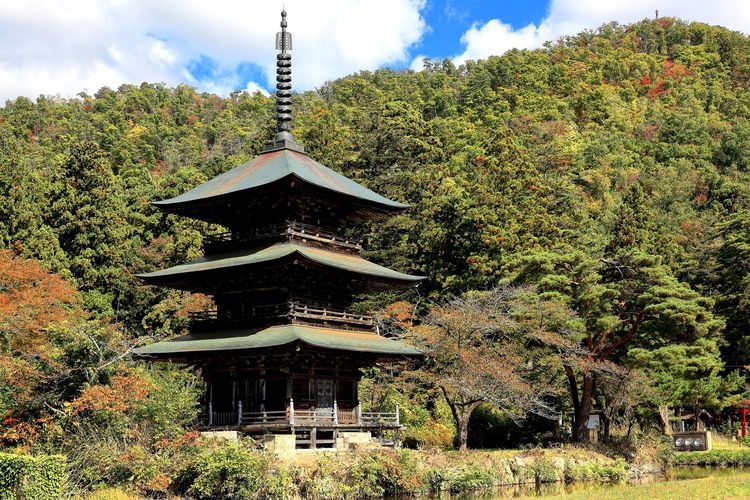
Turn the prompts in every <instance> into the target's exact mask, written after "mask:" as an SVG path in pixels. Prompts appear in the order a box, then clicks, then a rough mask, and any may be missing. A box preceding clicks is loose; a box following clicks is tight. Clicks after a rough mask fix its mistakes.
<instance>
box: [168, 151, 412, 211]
mask: <svg viewBox="0 0 750 500" xmlns="http://www.w3.org/2000/svg"><path fill="white" fill-rule="evenodd" d="M289 176H295V177H297V178H299V179H301V180H302V181H304V182H306V183H309V184H312V185H314V186H318V187H320V188H323V189H328V190H330V191H335V192H337V193H340V194H343V195H346V196H351V197H354V198H356V199H358V200H362V201H364V202H369V203H372V204H375V205H377V206H381V207H384V208H386V209H395V210H402V209H405V208H408V205H404V204H403V203H398V202H396V201H393V200H389V199H388V198H386V197H384V196H381V195H379V194H377V193H375V192H374V191H371V190H369V189H367V188H366V187H364V186H361V185H360V184H357V183H356V182H354V181H353V180H351V179H348V178H346V177H344V176H343V175H341V174H338V173H336V172H334V171H333V170H331V169H330V168H328V167H326V166H325V165H322V164H320V163H318V162H317V161H315V160H313V159H312V158H310V157H309V156H307V155H306V154H304V153H300V152H298V151H293V150H291V149H281V150H276V151H270V152H268V153H263V154H261V155H259V156H256V157H255V158H253V159H252V160H250V161H248V162H246V163H243V164H242V165H240V166H238V167H235V168H233V169H232V170H230V171H228V172H225V173H223V174H221V175H219V176H217V177H214V178H213V179H211V180H210V181H207V182H204V183H203V184H201V185H200V186H197V187H195V188H193V189H191V190H190V191H187V192H185V193H183V194H181V195H179V196H176V197H174V198H170V199H168V200H162V201H156V202H154V203H153V204H154V205H156V206H159V207H163V208H170V207H179V206H186V205H190V204H191V203H194V202H201V201H204V200H208V199H211V198H215V197H218V196H222V195H226V194H230V193H237V192H240V191H245V190H252V189H255V188H258V187H260V186H265V185H268V184H271V183H272V182H275V181H278V180H280V179H283V178H285V177H289Z"/></svg>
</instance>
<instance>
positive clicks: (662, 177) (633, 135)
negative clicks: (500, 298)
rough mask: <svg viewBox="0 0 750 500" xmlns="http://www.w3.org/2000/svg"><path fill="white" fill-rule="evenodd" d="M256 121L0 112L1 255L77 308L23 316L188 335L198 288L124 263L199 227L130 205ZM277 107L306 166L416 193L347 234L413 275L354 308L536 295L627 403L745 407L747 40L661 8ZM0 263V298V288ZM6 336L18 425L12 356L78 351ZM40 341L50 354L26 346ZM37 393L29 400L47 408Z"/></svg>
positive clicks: (257, 142)
mask: <svg viewBox="0 0 750 500" xmlns="http://www.w3.org/2000/svg"><path fill="white" fill-rule="evenodd" d="M272 113H273V102H272V98H270V97H268V98H267V97H264V96H262V95H260V94H253V95H249V94H247V93H242V92H238V93H234V94H232V95H230V96H229V97H228V98H221V97H217V96H215V95H210V94H205V93H203V94H201V93H198V92H196V91H195V90H194V89H192V88H190V87H187V86H179V87H177V88H168V87H165V86H164V85H160V84H149V83H144V84H142V85H140V86H132V85H123V86H122V87H120V88H119V89H116V90H113V89H109V88H102V89H100V90H99V91H98V92H96V93H95V94H94V95H87V94H85V93H81V94H79V96H78V97H76V98H72V99H63V98H51V97H40V98H38V99H37V100H36V101H32V100H29V99H26V98H18V99H15V100H13V101H9V102H7V103H6V104H5V106H4V107H2V108H0V197H1V199H2V204H0V242H1V244H2V247H3V248H5V249H7V250H10V251H11V252H12V253H13V255H15V256H17V257H16V258H15V261H14V260H13V259H12V258H10V257H9V258H8V259H5V260H4V261H3V263H2V265H3V266H4V267H6V268H12V267H13V266H14V265H15V264H13V262H16V263H18V262H20V259H21V258H31V259H36V260H38V261H39V262H40V263H41V265H42V266H43V267H44V268H46V269H48V270H49V271H52V272H54V273H56V274H59V276H60V277H62V279H63V280H66V281H67V282H68V283H69V284H71V285H73V286H74V287H76V288H77V289H78V290H79V295H78V296H77V297H78V299H77V300H78V302H76V304H75V306H73V305H69V304H68V305H65V304H62V305H61V307H63V308H64V309H65V311H66V313H65V314H64V315H57V314H55V315H51V316H49V317H46V316H45V317H44V318H43V320H44V321H46V323H45V324H43V325H35V326H33V328H37V329H38V331H39V332H43V331H46V332H49V324H53V323H54V324H57V325H58V326H56V328H57V329H58V330H59V329H61V328H62V329H64V327H63V326H59V323H60V319H61V318H62V317H63V316H66V315H70V314H73V312H75V314H77V315H78V316H80V317H84V316H85V318H86V319H85V321H86V322H87V323H86V324H89V325H90V324H91V322H96V323H97V325H98V326H97V327H96V328H104V326H101V325H107V326H106V328H111V329H114V330H117V332H118V333H117V335H118V339H119V340H117V342H114V341H111V337H107V338H108V339H110V340H108V341H107V342H110V344H111V345H110V347H111V349H112V356H116V355H117V354H116V353H118V352H122V349H124V348H126V346H128V345H132V344H133V343H135V342H138V339H142V338H144V337H148V336H169V335H173V334H175V333H178V332H180V331H182V330H184V328H185V327H186V323H187V321H186V311H188V310H190V308H191V307H197V304H200V303H204V302H205V300H206V299H205V298H203V297H195V296H194V297H191V296H187V295H185V294H181V293H177V292H168V291H164V290H157V289H152V288H148V287H145V286H143V285H141V284H140V283H139V282H138V280H137V279H135V278H134V276H133V275H134V274H136V273H139V272H144V271H151V270H154V269H156V268H159V267H164V266H167V265H170V264H174V263H176V262H180V261H184V260H185V259H186V258H190V257H195V256H197V255H198V254H199V253H200V252H201V234H204V233H207V232H211V231H216V230H217V228H211V227H205V226H204V225H203V224H202V223H198V222H196V221H191V220H186V219H179V218H175V217H173V216H164V215H163V214H160V213H159V212H158V211H157V210H155V209H154V208H153V207H151V206H150V205H149V200H157V199H162V198H167V197H170V196H174V195H176V194H178V193H180V192H182V191H184V190H186V189H188V188H190V187H193V186H195V185H197V184H199V183H201V182H203V181H205V180H207V179H209V178H211V177H213V176H214V175H216V174H218V173H220V172H223V171H226V170H228V169H229V168H231V167H233V166H236V165H238V164H239V163H241V162H243V161H245V160H247V159H248V158H250V157H251V156H253V155H255V154H257V153H258V152H259V150H260V147H261V146H262V144H263V142H264V141H265V140H267V139H268V138H270V137H271V136H272V133H273V129H274V128H273V127H274V121H273V120H274V118H273V114H272ZM294 119H295V121H294V128H293V130H294V134H295V138H296V139H297V140H298V141H299V142H301V143H302V144H304V145H305V148H306V150H307V152H308V154H309V155H310V156H311V157H313V158H315V159H316V160H318V161H320V162H321V163H323V164H325V165H327V166H329V167H331V168H333V169H334V170H337V171H339V172H341V173H343V174H345V175H347V176H349V177H351V178H353V179H355V180H357V181H358V182H360V183H362V184H364V185H366V186H367V187H369V188H371V189H373V190H375V191H378V192H380V193H382V194H384V195H385V196H388V197H390V198H392V199H395V200H398V201H402V202H406V203H409V204H411V205H412V209H411V210H410V211H408V212H407V213H406V214H405V215H403V216H399V217H397V218H395V219H392V220H390V221H388V222H386V223H385V224H378V225H377V226H374V227H372V228H365V230H364V232H363V236H364V238H365V240H366V241H365V248H367V249H368V258H370V259H372V260H375V261H378V262H383V263H387V265H389V266H390V267H393V268H396V269H399V270H402V271H406V272H414V273H417V274H424V275H426V276H428V280H427V281H426V282H425V283H424V285H422V286H421V287H420V289H419V290H418V295H417V294H416V293H415V294H413V295H409V296H406V297H397V296H389V297H379V298H377V300H372V301H370V302H369V305H373V304H374V305H375V306H378V307H382V306H386V305H387V304H388V303H389V302H392V301H395V300H397V299H399V298H400V299H405V300H407V301H411V302H417V301H418V302H419V307H418V309H419V310H421V311H422V312H424V311H426V310H428V309H430V307H432V305H434V304H437V303H444V301H445V300H447V299H448V298H449V297H451V296H456V295H460V294H463V293H465V292H469V291H472V290H487V289H490V288H493V287H497V286H499V285H505V286H514V287H515V286H531V287H533V290H534V293H536V294H538V295H539V297H541V299H542V300H545V301H556V302H557V303H559V304H562V305H563V306H565V307H567V308H568V309H569V310H570V313H571V318H572V319H571V320H570V321H572V322H573V323H575V325H577V326H575V328H577V330H576V331H575V332H574V333H572V334H570V335H573V337H574V340H575V342H576V343H578V344H581V345H583V346H584V347H585V348H586V349H587V353H588V354H587V356H588V359H589V361H590V362H592V363H599V365H598V366H605V365H606V366H610V365H615V366H617V367H620V368H624V369H627V370H635V371H637V372H638V373H639V374H640V375H639V376H645V377H646V379H648V380H651V381H652V384H650V385H653V386H654V387H657V388H658V391H659V392H658V394H648V395H640V396H638V397H641V398H642V400H647V401H649V402H650V403H653V404H654V405H656V404H661V403H664V404H670V405H672V406H676V405H682V406H684V407H687V408H692V407H693V406H694V405H695V404H696V402H699V404H700V405H701V406H702V407H703V406H708V407H711V408H714V409H715V410H717V411H719V410H721V409H722V408H723V407H725V406H726V405H728V404H729V403H730V402H731V401H733V400H735V399H737V398H739V397H741V395H742V393H743V391H744V377H745V374H746V370H745V369H744V368H743V366H744V365H748V364H750V333H748V325H749V324H750V172H749V170H750V157H748V152H749V151H750V39H749V38H748V37H746V36H744V35H741V34H739V33H735V32H730V31H728V30H726V29H724V28H720V27H712V26H708V25H705V24H700V23H692V24H686V23H683V22H681V21H679V20H674V19H669V18H664V19H658V20H656V21H644V22H641V23H637V24H633V25H629V26H619V25H615V24H612V25H606V26H603V27H601V28H600V29H598V30H595V31H591V32H585V33H582V34H579V35H577V36H573V37H568V38H565V39H562V40H559V41H556V42H551V43H549V44H548V45H547V46H546V47H545V48H543V49H539V50H533V51H526V50H524V51H518V50H513V51H510V52H508V53H507V54H505V55H503V56H499V57H491V58H489V59H488V60H484V61H476V62H473V61H470V62H468V63H467V64H466V65H464V66H460V67H456V66H454V65H453V64H452V63H451V62H450V61H447V60H446V61H443V62H439V61H431V62H430V61H428V62H425V68H424V70H423V71H421V72H411V71H401V72H396V71H391V70H380V71H376V72H372V73H371V72H362V73H359V74H355V75H351V76H348V77H345V78H342V79H339V80H336V81H332V82H328V83H326V84H324V85H323V86H321V88H319V89H317V90H316V91H314V92H313V91H311V92H305V93H301V94H298V95H296V96H295V98H294ZM19 265H20V264H19ZM4 272H5V271H3V270H0V276H2V280H0V307H7V306H6V303H7V302H8V300H10V299H9V298H8V297H9V296H10V295H9V294H10V293H11V291H12V290H13V289H14V286H15V285H14V283H15V282H13V281H12V280H10V279H6V274H2V273H4ZM60 286H62V285H60ZM61 296H62V297H66V296H67V297H69V295H66V294H62V295H61ZM14 300H15V299H14ZM29 307H37V306H35V305H34V304H31V305H30V306H29ZM84 311H88V313H86V312H84ZM40 321H41V320H40ZM65 321H67V322H68V323H67V324H68V325H70V324H71V321H72V320H71V319H66V320H65ZM81 321H83V320H81ZM573 323H571V324H573ZM18 325H19V323H17V322H14V321H12V320H10V321H9V320H7V318H6V317H4V318H0V341H1V342H2V344H0V345H1V346H2V350H0V363H2V365H0V370H3V373H4V379H3V380H2V381H0V383H1V384H4V386H3V387H0V412H4V413H6V414H7V415H16V416H19V417H22V418H23V417H24V415H27V416H28V415H33V416H34V417H37V416H39V415H41V414H45V412H47V413H49V412H50V411H51V410H46V409H45V406H44V405H43V404H41V403H39V402H38V401H37V404H36V405H30V406H28V410H29V411H30V412H31V413H29V414H24V413H23V411H21V409H20V407H19V406H18V405H21V404H30V403H29V400H28V399H24V400H23V401H20V400H16V394H17V393H16V392H14V390H15V389H13V387H15V385H14V384H27V385H28V384H29V383H30V379H28V378H23V377H21V378H19V377H18V376H10V375H9V373H11V372H13V370H16V371H15V372H13V373H16V374H17V373H20V372H18V370H21V368H20V367H22V371H23V370H26V372H24V373H36V374H37V376H38V378H39V380H47V381H48V379H45V378H44V377H47V376H48V375H49V374H50V373H53V372H54V371H55V370H56V369H59V370H61V372H65V373H67V372H66V371H65V370H66V369H63V368H59V365H60V364H62V365H65V363H70V364H71V366H77V365H75V363H83V362H81V361H71V360H70V359H69V358H65V359H62V358H63V357H64V356H63V355H62V354H61V352H62V351H61V349H62V350H63V351H64V350H65V347H60V345H59V344H60V342H61V340H60V337H59V336H56V337H55V338H54V339H52V340H50V339H49V338H48V339H47V340H44V339H41V338H40V335H42V334H41V333H40V334H39V335H37V337H36V338H37V340H35V342H36V343H34V344H33V346H35V347H29V345H31V344H25V345H23V346H19V345H17V344H18V342H17V338H18V332H17V329H18V328H19V326H18ZM30 328H32V327H30ZM568 330H569V329H568ZM568 330H566V331H568ZM113 335H114V334H113ZM112 342H114V343H112ZM45 343H56V344H55V345H56V347H45V349H47V351H45V352H47V354H46V355H45V356H42V357H41V358H40V357H36V358H34V357H33V356H32V354H33V352H34V350H35V349H39V346H40V345H42V344H45ZM47 358H49V359H47ZM105 359H109V358H107V357H106V356H104V357H102V359H101V360H100V361H101V362H100V361H97V360H93V361H92V360H91V359H87V361H85V363H89V365H90V366H91V367H100V366H101V365H102V364H103V363H105V362H106V361H104V360H105ZM50 360H54V362H53V361H50ZM85 363H84V364H85ZM51 365H55V366H58V368H54V369H53V368H50V366H51ZM87 366H88V365H87ZM108 366H109V365H108ZM586 366H587V365H585V364H584V363H582V362H577V363H571V362H569V361H568V362H566V361H564V360H563V361H562V362H561V365H560V374H561V375H560V383H561V384H562V386H561V387H562V389H561V390H560V393H561V394H563V396H561V397H562V398H564V397H566V396H565V393H566V391H567V390H568V388H566V387H565V384H566V383H570V384H571V385H570V389H571V390H572V388H574V387H576V388H577V389H576V390H577V391H578V392H579V393H580V394H578V395H577V396H574V397H573V399H572V403H570V405H571V406H570V407H571V408H572V410H573V411H575V412H578V411H579V410H580V409H579V408H578V407H577V406H578V405H579V404H583V402H584V400H585V393H586V392H587V391H588V392H589V393H591V394H593V396H594V397H595V398H603V399H606V397H605V393H606V391H607V390H608V389H607V386H606V385H605V384H604V383H601V384H599V385H598V386H596V385H595V384H594V381H593V380H592V373H593V371H594V370H593V369H592V370H589V369H588V368H587V367H586ZM91 369H92V370H93V368H91ZM94 371H96V370H94ZM634 373H635V372H634ZM644 374H645V375H644ZM634 376H635V375H634ZM587 377H588V378H587ZM66 380H67V379H66ZM107 380H108V378H107V376H104V375H102V376H101V378H97V376H93V377H90V378H89V380H85V378H81V379H80V381H79V382H80V384H85V383H89V384H90V383H95V382H99V383H104V382H106V381H107ZM68 382H70V381H69V380H68V381H67V382H66V383H67V384H68V385H66V386H65V387H66V389H65V391H63V390H62V389H59V388H58V389H56V390H57V392H56V394H57V396H56V397H58V400H57V402H55V401H52V400H50V401H46V403H48V406H49V405H51V406H53V407H55V405H57V404H61V403H62V402H63V401H67V400H70V399H71V398H74V397H80V388H81V387H82V386H80V385H79V386H71V385H70V384H69V383H68ZM40 384H41V382H40ZM587 384H588V385H587ZM42 385H43V384H42ZM642 385H643V384H642ZM645 385H649V384H645ZM56 387H57V386H56ZM46 388H47V386H44V387H42V386H40V387H37V388H36V389H31V388H27V389H28V391H36V393H37V397H38V398H41V399H42V400H43V399H44V397H43V396H40V394H43V393H44V390H47V389H46ZM66 391H67V392H66ZM576 397H577V398H578V401H577V400H576ZM602 404H604V405H605V406H606V402H602ZM618 408H619V407H618ZM436 418H437V417H436Z"/></svg>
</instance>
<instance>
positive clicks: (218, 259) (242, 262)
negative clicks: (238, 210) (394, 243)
mask: <svg viewBox="0 0 750 500" xmlns="http://www.w3.org/2000/svg"><path fill="white" fill-rule="evenodd" d="M292 254H296V255H299V256H301V257H304V258H306V259H308V260H309V261H311V262H314V263H316V264H320V265H323V266H328V267H333V268H336V269H340V270H342V271H349V272H353V273H357V274H362V275H365V276H372V277H376V278H382V279H392V280H396V281H408V282H417V281H421V280H423V279H425V277H424V276H412V275H410V274H405V273H400V272H398V271H394V270H393V269H389V268H387V267H384V266H381V265H379V264H375V263H374V262H370V261H369V260H365V259H362V258H361V257H355V256H350V255H345V254H340V253H337V252H331V251H329V250H323V249H319V248H313V247H306V246H302V245H296V244H294V243H288V242H287V243H276V244H274V245H271V246H270V247H266V248H263V249H261V250H256V251H251V252H234V253H231V254H221V255H216V256H210V257H202V258H200V259H196V260H194V261H192V262H187V263H185V264H180V265H178V266H174V267H171V268H167V269H162V270H160V271H154V272H151V273H144V274H137V275H136V276H137V277H138V278H141V279H143V280H146V281H148V280H151V279H155V280H158V279H160V278H168V277H172V276H174V277H177V276H182V275H187V274H193V273H199V272H205V271H211V270H220V269H229V268H232V267H239V266H249V265H254V264H260V263H263V262H271V261H278V260H280V259H282V258H285V257H288V256H290V255H292Z"/></svg>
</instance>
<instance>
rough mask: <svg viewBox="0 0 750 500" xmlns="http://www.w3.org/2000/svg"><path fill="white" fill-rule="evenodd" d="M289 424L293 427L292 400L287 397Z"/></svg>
mask: <svg viewBox="0 0 750 500" xmlns="http://www.w3.org/2000/svg"><path fill="white" fill-rule="evenodd" d="M289 425H291V426H292V427H294V400H293V399H291V398H290V399H289Z"/></svg>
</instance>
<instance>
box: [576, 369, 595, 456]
mask: <svg viewBox="0 0 750 500" xmlns="http://www.w3.org/2000/svg"><path fill="white" fill-rule="evenodd" d="M594 382H595V377H594V374H593V373H586V372H584V373H583V384H582V386H581V392H580V395H581V399H580V402H579V405H578V411H577V412H576V415H575V416H576V418H575V422H574V429H573V440H574V441H576V442H579V443H580V442H583V441H586V438H587V436H588V433H587V426H588V422H589V416H590V415H591V405H592V403H593V400H594Z"/></svg>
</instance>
